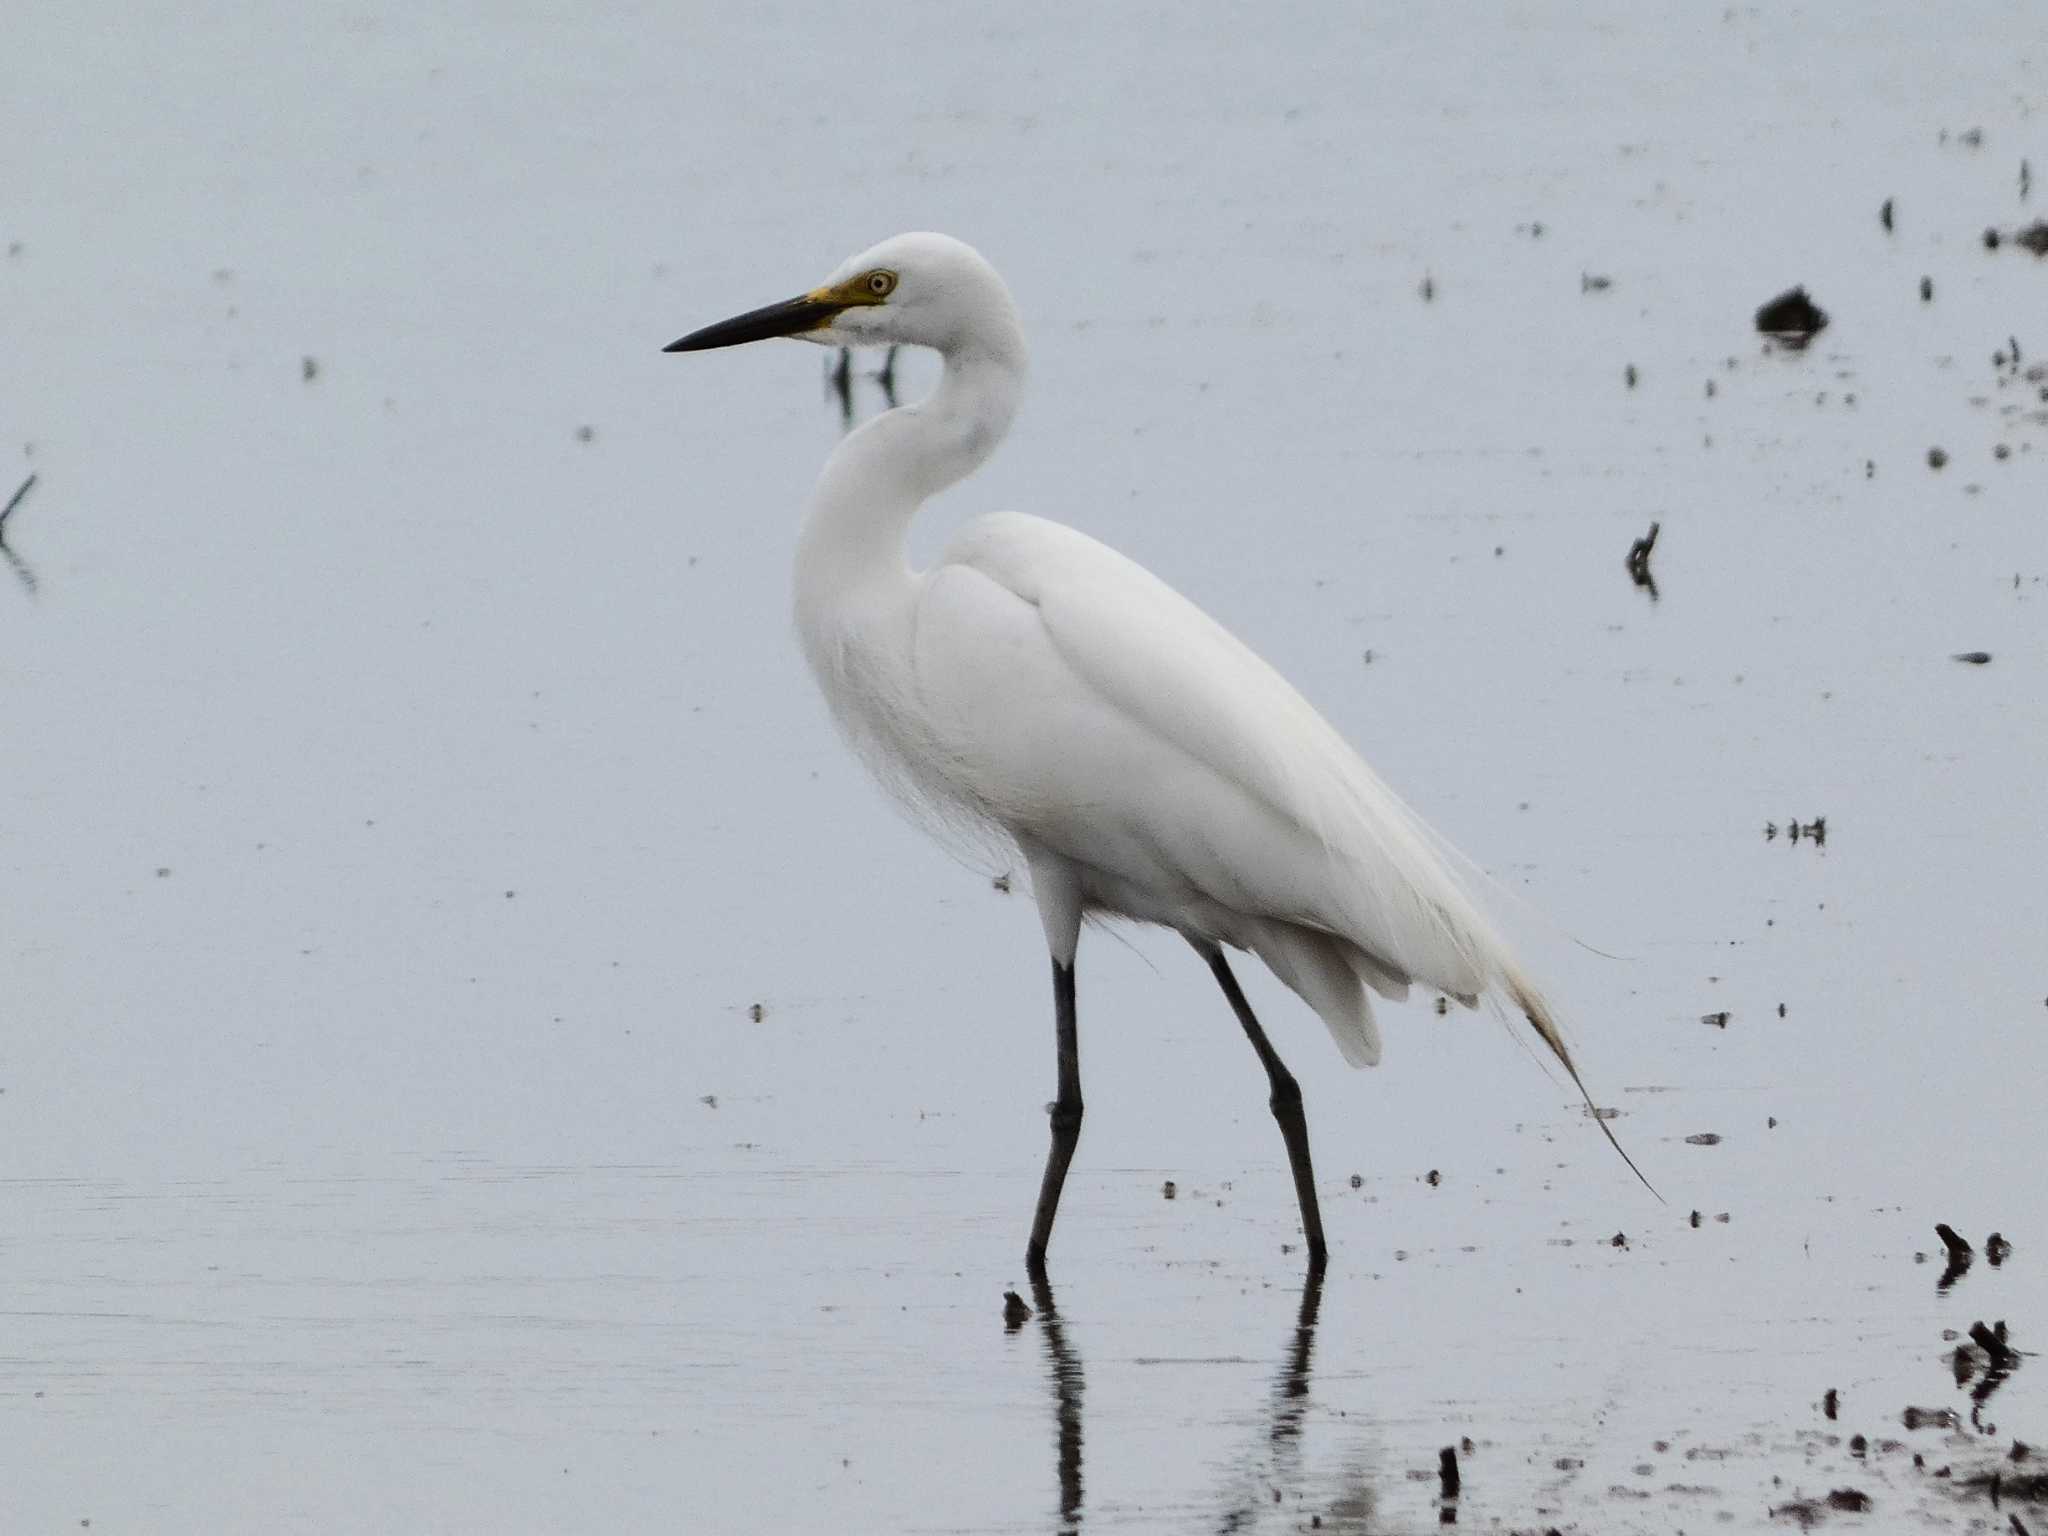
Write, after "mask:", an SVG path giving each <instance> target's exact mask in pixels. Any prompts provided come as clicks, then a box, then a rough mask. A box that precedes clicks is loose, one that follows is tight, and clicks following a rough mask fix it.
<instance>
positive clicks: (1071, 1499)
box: [1031, 1270, 1083, 1532]
mask: <svg viewBox="0 0 2048 1536" xmlns="http://www.w3.org/2000/svg"><path fill="white" fill-rule="evenodd" d="M1031 1300H1032V1302H1033V1303H1034V1304H1035V1305H1036V1306H1037V1308H1038V1326H1039V1328H1040V1329H1041V1330H1042V1331H1043V1332H1044V1334H1045V1358H1046V1364H1047V1367H1048V1370H1049V1374H1050V1376H1051V1379H1052V1396H1053V1416H1054V1420H1055V1422H1056V1423H1057V1424H1058V1426H1059V1434H1058V1436H1057V1440H1056V1444H1057V1446H1058V1462H1057V1465H1058V1467H1059V1475H1060V1527H1061V1529H1062V1530H1063V1531H1067V1532H1072V1531H1077V1530H1079V1529H1080V1526H1081V1392H1082V1388H1083V1383H1082V1380H1081V1357H1080V1356H1079V1355H1077V1354H1075V1353H1074V1347H1073V1345H1071V1344H1069V1343H1068V1342H1067V1330H1066V1328H1065V1327H1064V1326H1063V1325H1062V1324H1061V1322H1060V1314H1059V1309H1058V1308H1056V1307H1055V1306H1054V1305H1053V1304H1052V1285H1051V1283H1050V1282H1049V1281H1048V1280H1047V1279H1046V1278H1045V1273H1044V1271H1043V1270H1041V1271H1040V1272H1039V1273H1037V1274H1035V1275H1033V1276H1032V1277H1031Z"/></svg>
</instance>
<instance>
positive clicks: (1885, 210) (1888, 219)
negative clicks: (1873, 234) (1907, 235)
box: [1877, 198, 1892, 234]
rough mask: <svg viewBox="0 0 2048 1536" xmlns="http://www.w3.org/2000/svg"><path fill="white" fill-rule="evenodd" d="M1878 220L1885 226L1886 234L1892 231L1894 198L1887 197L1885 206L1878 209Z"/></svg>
mask: <svg viewBox="0 0 2048 1536" xmlns="http://www.w3.org/2000/svg"><path fill="white" fill-rule="evenodd" d="M1877 221H1878V223H1880V224H1882V225H1883V226H1884V232H1885V233H1886V234H1890V233H1891V232H1892V200H1891V199H1890V198H1886V199H1885V200H1884V206H1883V207H1882V208H1880V209H1878V210H1877Z"/></svg>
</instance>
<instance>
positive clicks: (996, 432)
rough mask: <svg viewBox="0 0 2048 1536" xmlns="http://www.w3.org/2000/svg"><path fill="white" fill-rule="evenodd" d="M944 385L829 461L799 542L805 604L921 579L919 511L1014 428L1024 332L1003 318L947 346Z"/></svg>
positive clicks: (860, 432) (865, 430)
mask: <svg viewBox="0 0 2048 1536" xmlns="http://www.w3.org/2000/svg"><path fill="white" fill-rule="evenodd" d="M941 355H942V356H943V357H944V359H945V365H946V371H945V374H944V376H943V377H942V378H941V379H940V381H939V387H938V388H937V389H936V390H934V391H933V392H932V394H931V395H930V396H929V397H927V398H926V399H924V400H921V401H919V402H918V403H917V404H915V405H907V406H901V407H899V408H898V409H896V410H893V411H885V412H884V413H883V414H882V415H880V416H877V417H875V418H874V420H872V421H870V422H867V423H866V424H865V425H863V426H861V427H859V428H858V429H856V430H855V431H853V432H852V433H849V434H848V435H847V437H846V438H845V440H844V441H842V442H841V443H840V444H839V446H838V447H837V448H836V449H834V450H833V453H832V456H831V458H829V459H827V460H826V461H825V468H824V472H823V473H822V474H820V475H819V477H818V487H817V490H816V491H815V492H813V493H812V496H811V506H810V511H809V513H808V514H807V515H806V516H805V518H804V524H803V532H802V534H801V535H800V537H799V538H798V541H797V555H796V588H797V601H798V607H799V609H802V608H804V607H806V606H807V605H808V606H810V607H811V608H812V611H814V612H815V611H817V610H818V608H819V607H820V606H827V607H829V606H830V605H832V604H833V603H835V602H837V601H843V600H848V599H851V598H853V597H854V596H855V595H856V594H857V593H859V592H861V591H863V590H865V589H868V588H870V587H872V586H873V585H874V584H876V583H881V584H883V585H884V586H896V587H901V586H903V585H905V584H906V583H907V582H908V581H909V580H910V578H911V575H912V572H911V569H910V559H909V555H908V553H907V552H906V550H905V544H904V541H905V538H906V536H907V535H908V533H909V531H910V523H911V520H912V519H913V518H914V517H915V516H916V515H917V509H918V508H919V507H920V506H922V505H923V504H924V503H925V502H926V501H927V500H929V499H930V498H931V497H933V496H936V495H937V494H938V493H939V492H940V491H943V490H945V489H946V487H948V486H950V485H954V484H956V483H958V482H959V481H960V480H962V479H964V478H966V477H967V476H968V475H970V474H972V473H974V471H975V470H976V469H978V468H980V467H981V465H982V464H983V463H984V462H985V461H986V460H987V458H988V456H989V455H990V454H992V453H994V452H995V450H996V445H997V444H998V443H1000V442H1001V441H1002V440H1003V435H1004V434H1005V433H1006V432H1008V431H1009V429H1010V422H1011V419H1012V418H1013V417H1014V416H1015V415H1016V414H1017V404H1018V401H1019V399H1020V398H1021V396H1022V394H1023V390H1024V375H1025V368H1026V362H1025V352H1024V338H1023V335H1022V333H1021V332H1020V331H1019V330H1018V328H1017V326H1016V324H1015V321H1014V320H1013V319H1012V318H1011V317H1008V316H1004V317H1002V319H1001V321H1000V322H999V323H996V324H991V325H988V326H985V327H978V328H977V330H976V331H975V332H974V333H973V334H971V335H969V336H966V337H963V338H962V339H961V340H960V341H959V342H958V343H957V344H956V345H954V346H951V347H948V348H945V349H944V350H943V351H942V353H941Z"/></svg>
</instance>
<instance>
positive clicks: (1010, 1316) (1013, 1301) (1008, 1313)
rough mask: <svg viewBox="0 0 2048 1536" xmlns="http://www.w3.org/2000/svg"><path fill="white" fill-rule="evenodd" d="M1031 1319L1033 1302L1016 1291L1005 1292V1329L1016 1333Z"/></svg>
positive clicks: (1006, 1331) (1007, 1331)
mask: <svg viewBox="0 0 2048 1536" xmlns="http://www.w3.org/2000/svg"><path fill="white" fill-rule="evenodd" d="M1030 1321H1031V1304H1030V1303H1029V1302H1027V1301H1025V1299H1024V1298H1023V1297H1022V1296H1019V1295H1018V1294H1017V1293H1016V1292H1015V1291H1005V1292H1003V1331H1004V1332H1005V1333H1015V1332H1016V1331H1017V1330H1018V1329H1019V1328H1022V1327H1023V1326H1024V1325H1025V1324H1026V1323H1028V1322H1030Z"/></svg>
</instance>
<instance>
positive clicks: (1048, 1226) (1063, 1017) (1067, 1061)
mask: <svg viewBox="0 0 2048 1536" xmlns="http://www.w3.org/2000/svg"><path fill="white" fill-rule="evenodd" d="M1052 994H1053V1010H1054V1013H1055V1014H1056V1016H1057V1027H1058V1031H1059V1055H1060V1091H1059V1097H1058V1098H1056V1099H1054V1100H1053V1103H1052V1150H1051V1151H1050V1152H1048V1153H1047V1154H1046V1158H1045V1178H1044V1180H1043V1182H1041V1183H1040V1184H1039V1186H1038V1214H1037V1215H1036V1216H1035V1217H1033V1218H1032V1222H1031V1242H1030V1244H1029V1246H1027V1247H1026V1248H1025V1250H1024V1267H1025V1268H1026V1269H1027V1270H1028V1271H1029V1272H1030V1274H1031V1278H1032V1280H1033V1281H1039V1280H1043V1279H1044V1277H1045V1245H1046V1244H1047V1243H1048V1242H1049V1241H1051V1239H1052V1219H1053V1217H1054V1216H1056V1215H1057V1214H1058V1213H1059V1208H1060V1189H1061V1187H1062V1186H1063V1185H1064V1184H1065V1183H1066V1182H1067V1164H1069V1163H1071V1162H1072V1161H1073V1160H1074V1144H1075V1143H1076V1142H1078V1141H1079V1140H1080V1139H1081V1039H1080V1031H1079V1027H1078V1026H1077V1025H1076V1023H1075V1020H1074V968H1073V967H1072V966H1070V965H1061V964H1060V963H1059V961H1057V960H1055V961H1053V963H1052ZM1254 1027H1256V1026H1254ZM1282 1070H1285V1069H1284V1068H1283V1069H1282ZM1296 1097H1297V1099H1298V1098H1299V1097H1300V1095H1299V1094H1298V1093H1297V1095H1296ZM1305 1150H1306V1149H1304V1151H1305Z"/></svg>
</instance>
